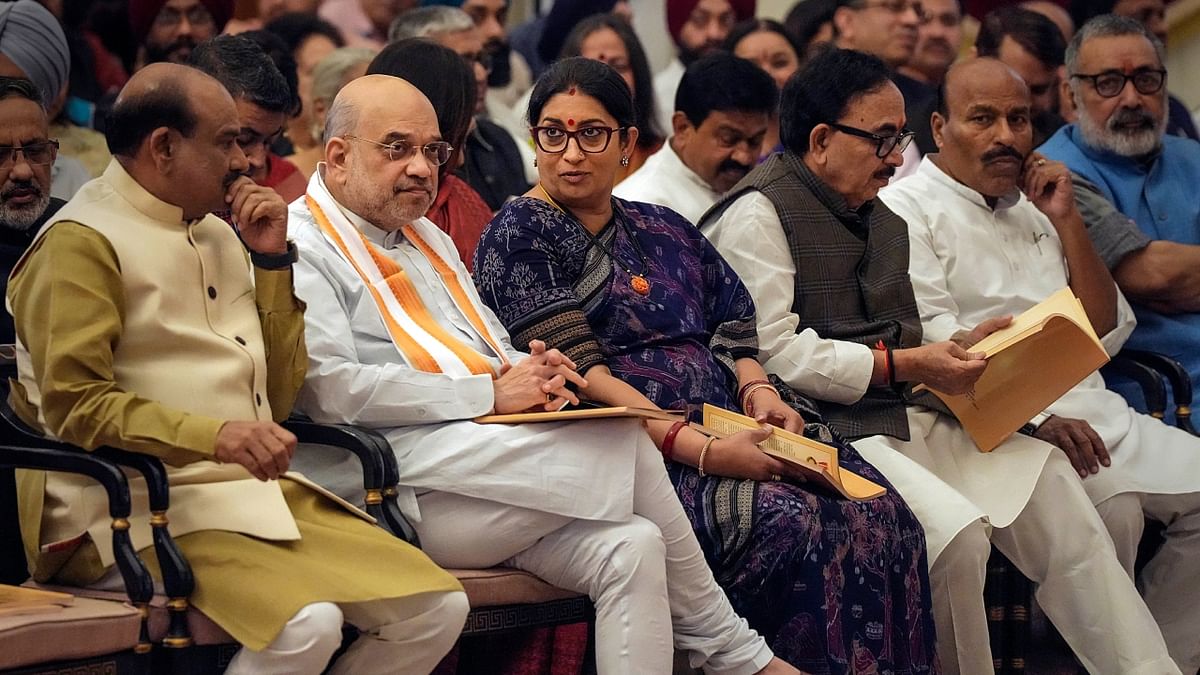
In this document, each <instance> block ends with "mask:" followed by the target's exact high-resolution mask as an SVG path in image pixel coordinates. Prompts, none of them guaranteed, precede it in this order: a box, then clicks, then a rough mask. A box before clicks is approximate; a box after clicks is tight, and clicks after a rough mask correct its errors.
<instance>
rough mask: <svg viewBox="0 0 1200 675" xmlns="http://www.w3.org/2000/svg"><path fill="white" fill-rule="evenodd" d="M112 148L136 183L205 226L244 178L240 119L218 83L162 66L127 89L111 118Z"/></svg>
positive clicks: (191, 71)
mask: <svg viewBox="0 0 1200 675" xmlns="http://www.w3.org/2000/svg"><path fill="white" fill-rule="evenodd" d="M108 129H109V131H108V147H109V150H110V151H111V152H112V153H113V155H115V156H116V157H117V159H118V160H119V161H120V162H121V165H122V166H124V167H125V169H126V171H128V172H129V173H130V175H131V176H133V178H134V180H136V181H137V182H138V183H140V184H141V185H142V186H143V187H145V188H146V189H147V190H149V191H150V192H151V194H154V195H155V196H156V197H158V198H159V199H161V200H163V201H165V202H168V203H171V204H174V205H176V206H179V207H181V208H183V210H184V214H185V216H186V217H187V218H199V217H201V216H203V215H204V214H205V213H208V212H210V211H213V210H217V209H221V208H223V207H224V205H225V201H224V197H225V189H226V188H227V187H228V185H229V184H230V183H232V182H233V179H234V178H236V177H237V176H238V175H240V174H241V173H242V172H244V171H246V168H247V165H246V156H245V155H244V154H243V153H242V151H241V149H240V148H238V147H237V143H236V142H234V141H235V140H236V138H237V135H238V130H239V125H238V115H237V108H236V107H235V106H234V103H233V99H232V98H230V96H229V93H228V92H226V91H225V88H224V87H223V86H221V83H220V82H217V81H216V80H215V79H213V78H211V77H209V76H208V75H205V74H204V73H201V72H200V71H198V70H196V69H195V68H190V67H187V66H181V65H177V64H173V63H156V64H152V65H149V66H146V67H145V68H142V69H141V70H139V71H138V72H137V73H135V74H134V75H133V77H131V78H129V82H127V83H126V84H125V87H124V88H123V89H121V93H120V95H118V96H117V100H116V102H115V103H114V104H113V108H112V110H111V111H110V112H109V117H108Z"/></svg>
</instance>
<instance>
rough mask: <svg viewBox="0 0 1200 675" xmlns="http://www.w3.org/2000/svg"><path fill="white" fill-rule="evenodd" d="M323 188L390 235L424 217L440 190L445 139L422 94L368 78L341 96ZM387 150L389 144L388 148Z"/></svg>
mask: <svg viewBox="0 0 1200 675" xmlns="http://www.w3.org/2000/svg"><path fill="white" fill-rule="evenodd" d="M325 138H326V142H325V173H324V179H325V185H326V187H328V188H329V192H330V194H332V195H333V198H334V199H336V200H337V201H338V202H339V203H340V204H341V205H342V206H344V207H346V208H348V209H350V210H351V211H353V212H354V213H356V214H358V215H359V216H361V217H362V218H364V219H366V220H367V221H368V222H370V223H371V224H373V225H375V226H376V227H378V228H380V229H383V230H387V231H392V230H397V229H399V228H401V227H403V226H404V225H407V224H408V223H410V222H412V221H413V220H415V219H417V218H419V217H420V216H422V215H424V214H425V211H427V210H428V209H429V205H430V204H432V203H433V197H434V195H435V194H436V192H437V167H438V166H440V163H439V162H437V161H432V160H433V159H434V158H440V160H441V163H444V162H445V160H446V157H448V155H449V153H448V152H441V150H444V149H443V148H439V146H437V145H430V144H441V143H442V135H441V132H440V131H439V130H438V122H437V113H436V112H434V109H433V105H432V104H431V103H430V102H429V99H428V98H426V97H425V95H424V94H422V93H421V91H420V90H419V89H417V88H416V87H414V86H413V85H411V84H409V83H408V82H405V81H404V80H402V79H400V78H398V77H392V76H390V75H366V76H363V77H360V78H358V79H356V80H354V81H352V82H350V83H349V84H347V85H346V86H345V87H343V88H342V90H341V91H340V92H338V95H337V98H335V99H334V101H333V106H332V107H331V108H330V109H329V115H328V117H327V119H326V122H325ZM389 146H390V147H389Z"/></svg>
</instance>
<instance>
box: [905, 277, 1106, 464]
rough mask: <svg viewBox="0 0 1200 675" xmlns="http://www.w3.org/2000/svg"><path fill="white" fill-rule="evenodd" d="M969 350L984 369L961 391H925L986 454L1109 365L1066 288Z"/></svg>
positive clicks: (1084, 314)
mask: <svg viewBox="0 0 1200 675" xmlns="http://www.w3.org/2000/svg"><path fill="white" fill-rule="evenodd" d="M970 351H972V352H983V353H984V354H985V355H986V356H987V362H988V365H987V368H986V369H985V370H984V371H983V375H981V376H980V377H979V379H978V380H976V382H975V386H974V387H973V388H972V390H971V391H969V392H967V393H965V394H959V395H951V394H946V393H943V392H940V391H937V390H936V389H933V388H932V387H926V386H925V385H920V386H919V387H917V388H916V389H914V391H919V390H920V389H929V391H931V392H933V393H934V394H935V395H936V396H937V397H938V398H940V399H942V402H944V403H945V404H946V406H947V407H948V408H950V411H951V412H953V413H954V416H955V417H957V418H958V421H959V422H961V423H962V425H963V428H964V429H966V430H967V433H968V434H970V435H971V438H972V439H973V440H974V441H975V444H976V445H978V446H979V449H980V451H982V452H990V451H992V450H994V449H995V448H996V446H998V445H1000V444H1001V443H1002V442H1004V439H1006V438H1008V437H1009V436H1011V435H1012V434H1013V432H1015V431H1016V430H1018V429H1020V428H1021V427H1022V426H1023V425H1024V424H1025V423H1026V422H1028V421H1029V420H1031V419H1033V417H1034V416H1035V415H1037V414H1038V413H1040V412H1042V411H1044V410H1045V409H1046V408H1047V407H1048V406H1049V405H1050V404H1051V403H1053V402H1055V401H1057V400H1058V399H1059V398H1060V397H1061V396H1062V395H1063V394H1065V393H1067V392H1068V391H1070V390H1071V388H1072V387H1074V386H1075V385H1077V384H1079V383H1080V382H1082V381H1083V380H1084V378H1086V377H1087V376H1088V375H1090V374H1091V373H1093V372H1095V370H1096V369H1097V368H1099V367H1100V366H1102V365H1104V364H1105V363H1108V353H1107V352H1106V351H1105V350H1104V346H1103V345H1101V344H1100V338H1099V337H1097V336H1096V331H1095V329H1093V328H1092V323H1091V321H1089V320H1088V316H1087V312H1085V311H1084V309H1083V304H1082V303H1080V302H1079V299H1078V298H1076V297H1075V294H1074V293H1073V292H1072V291H1071V289H1070V288H1064V289H1062V290H1061V291H1058V292H1057V293H1055V294H1054V295H1051V296H1050V297H1049V298H1046V299H1045V300H1044V301H1042V302H1041V303H1039V304H1037V305H1035V306H1034V307H1031V308H1029V309H1028V310H1027V311H1026V312H1024V313H1023V314H1021V315H1020V316H1018V317H1016V318H1015V319H1013V322H1012V324H1010V325H1009V326H1008V327H1007V328H1004V329H1001V330H998V331H996V332H995V333H992V334H991V335H989V336H987V337H986V338H984V339H982V340H980V341H979V342H978V343H977V344H975V345H974V346H972V347H971V350H970Z"/></svg>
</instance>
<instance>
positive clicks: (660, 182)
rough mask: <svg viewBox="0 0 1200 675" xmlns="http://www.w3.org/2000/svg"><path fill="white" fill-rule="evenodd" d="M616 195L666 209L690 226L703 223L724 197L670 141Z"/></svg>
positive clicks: (614, 191)
mask: <svg viewBox="0 0 1200 675" xmlns="http://www.w3.org/2000/svg"><path fill="white" fill-rule="evenodd" d="M613 195H614V196H616V197H620V198H621V199H626V200H629V201H632V202H647V203H649V204H658V205H659V206H665V207H667V208H669V209H671V210H672V211H675V212H676V213H678V214H679V215H681V216H683V217H684V218H687V219H688V222H690V223H699V222H700V216H702V215H704V212H705V211H707V210H708V209H709V207H711V206H712V205H713V204H716V203H717V200H718V199H720V197H721V193H719V192H717V191H716V190H713V189H712V188H711V187H709V185H708V183H706V182H704V179H703V178H701V177H700V176H699V175H698V174H697V173H696V172H695V171H692V170H691V169H690V168H688V166H687V165H686V164H684V163H683V160H682V159H680V158H679V155H677V154H676V153H675V149H674V148H672V147H671V143H670V141H668V142H667V143H665V144H663V147H662V149H661V150H659V151H658V152H656V153H654V154H653V155H650V157H649V158H647V159H646V162H645V164H642V166H641V167H640V168H639V169H638V170H637V171H634V172H633V173H631V174H629V176H628V177H627V178H626V179H625V180H623V181H621V183H620V184H619V185H617V186H616V187H615V188H613Z"/></svg>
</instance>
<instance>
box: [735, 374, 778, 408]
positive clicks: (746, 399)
mask: <svg viewBox="0 0 1200 675" xmlns="http://www.w3.org/2000/svg"><path fill="white" fill-rule="evenodd" d="M761 389H770V390H771V392H772V393H773V394H775V396H779V390H778V389H776V388H775V386H774V385H772V384H769V383H766V382H761V383H759V384H752V385H750V388H748V389H747V390H746V393H745V394H742V412H744V413H746V414H747V415H754V411H753V408H754V406H752V405H750V399H752V398H754V394H755V393H757V392H758V391H759V390H761ZM780 398H781V399H782V397H780Z"/></svg>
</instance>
